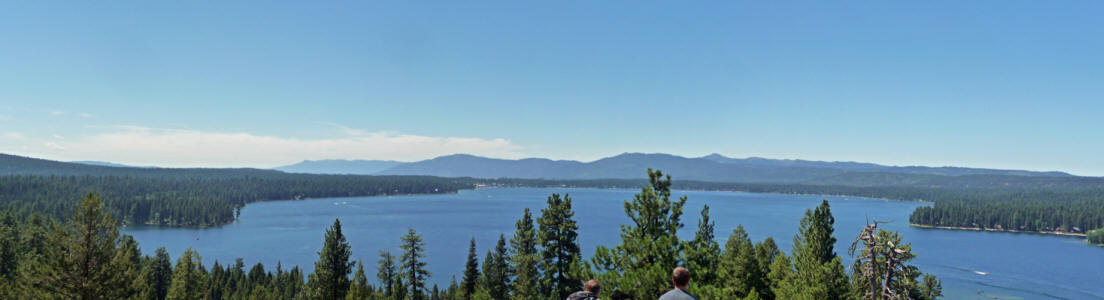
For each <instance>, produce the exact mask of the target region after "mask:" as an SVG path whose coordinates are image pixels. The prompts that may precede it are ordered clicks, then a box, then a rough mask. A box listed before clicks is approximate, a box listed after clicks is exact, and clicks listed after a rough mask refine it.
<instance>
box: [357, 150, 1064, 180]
mask: <svg viewBox="0 0 1104 300" xmlns="http://www.w3.org/2000/svg"><path fill="white" fill-rule="evenodd" d="M647 168H654V169H660V170H669V171H670V172H672V173H673V174H680V176H679V177H680V178H682V179H684V180H701V181H717V182H759V183H815V181H817V180H831V179H832V178H839V177H843V178H847V177H849V176H851V175H850V174H900V175H901V176H903V177H906V178H909V177H910V176H912V175H916V176H920V177H923V176H975V175H978V176H980V175H996V176H1027V177H1058V178H1062V177H1074V176H1072V175H1070V174H1066V173H1062V172H1035V171H1022V170H997V169H978V168H960V167H919V166H905V167H898V166H883V165H877V164H870V163H856V162H823V161H807V160H782V159H766V158H754V157H753V158H745V159H737V158H729V157H725V156H722V155H719V154H712V155H708V156H704V157H697V158H690V157H682V156H677V155H670V154H643V153H625V154H621V155H617V156H613V157H607V158H603V159H599V160H596V161H592V162H579V161H571V160H550V159H543V158H527V159H519V160H509V159H495V158H486V157H479V156H473V155H466V154H456V155H448V156H442V157H437V158H434V159H429V160H424V161H419V162H412V163H403V164H399V165H397V166H394V167H392V168H390V169H387V170H383V171H381V172H379V173H376V174H380V175H430V176H442V177H474V178H525V179H605V178H616V179H631V178H635V176H636V174H637V173H639V172H640V170H644V169H647Z"/></svg>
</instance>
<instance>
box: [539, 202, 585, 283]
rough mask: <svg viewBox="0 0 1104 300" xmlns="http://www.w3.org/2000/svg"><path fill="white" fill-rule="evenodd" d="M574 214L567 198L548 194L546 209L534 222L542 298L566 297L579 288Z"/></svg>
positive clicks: (577, 227) (577, 245) (576, 234)
mask: <svg viewBox="0 0 1104 300" xmlns="http://www.w3.org/2000/svg"><path fill="white" fill-rule="evenodd" d="M574 215H575V212H574V211H572V210H571V197H570V196H567V195H564V197H563V198H560V195H559V194H552V196H549V197H548V207H547V208H545V209H542V210H541V216H540V218H538V219H537V224H540V231H539V234H538V238H539V241H540V245H541V246H542V247H543V251H541V259H542V261H543V262H542V264H541V266H543V267H544V270H543V271H544V272H543V273H544V278H543V282H542V290H543V294H544V295H545V296H548V297H551V298H557V299H563V298H566V297H567V295H569V294H571V293H572V292H574V291H575V290H576V289H578V288H579V286H581V285H582V281H581V280H580V279H579V278H577V277H576V274H575V272H576V269H577V268H578V267H579V264H578V263H579V260H580V254H579V244H578V243H577V242H576V239H578V233H576V230H578V229H579V225H578V224H576V223H575V220H574V219H572V217H573V216H574Z"/></svg>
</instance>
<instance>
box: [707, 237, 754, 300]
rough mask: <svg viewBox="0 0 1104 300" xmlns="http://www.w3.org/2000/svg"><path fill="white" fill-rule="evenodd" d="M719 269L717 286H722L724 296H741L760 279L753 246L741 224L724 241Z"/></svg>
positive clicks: (745, 294)
mask: <svg viewBox="0 0 1104 300" xmlns="http://www.w3.org/2000/svg"><path fill="white" fill-rule="evenodd" d="M718 269H720V270H721V272H720V274H719V275H720V276H719V280H718V281H719V282H718V283H719V286H721V287H723V288H722V291H723V292H724V298H743V297H745V296H747V295H748V293H749V292H750V291H751V289H752V288H753V287H755V286H758V285H759V284H758V283H757V282H755V281H758V280H760V279H762V277H763V275H765V274H759V264H758V262H756V260H755V246H754V244H752V242H751V239H750V238H748V234H747V231H745V230H744V226H743V225H739V226H737V227H736V229H735V230H733V231H732V235H731V236H729V237H728V241H727V242H726V243H725V249H724V253H723V254H722V256H721V262H720V264H719V266H718Z"/></svg>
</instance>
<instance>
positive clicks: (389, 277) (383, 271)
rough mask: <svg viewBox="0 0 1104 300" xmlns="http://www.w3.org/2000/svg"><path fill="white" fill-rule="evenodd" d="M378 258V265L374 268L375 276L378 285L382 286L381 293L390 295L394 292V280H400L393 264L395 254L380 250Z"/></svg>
mask: <svg viewBox="0 0 1104 300" xmlns="http://www.w3.org/2000/svg"><path fill="white" fill-rule="evenodd" d="M379 256H380V259H379V261H378V263H379V266H378V267H377V268H376V270H377V272H376V278H379V281H380V287H381V288H383V295H384V296H387V297H392V295H393V294H394V292H393V290H392V289H393V288H394V287H395V282H396V281H398V280H400V279H399V274H398V270H396V269H397V266H396V265H395V256H394V255H391V252H388V251H380V253H379Z"/></svg>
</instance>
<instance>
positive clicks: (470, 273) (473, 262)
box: [460, 237, 479, 299]
mask: <svg viewBox="0 0 1104 300" xmlns="http://www.w3.org/2000/svg"><path fill="white" fill-rule="evenodd" d="M478 281H479V258H477V257H476V256H475V237H472V239H471V246H469V247H468V260H467V263H465V264H464V278H463V280H462V281H460V296H461V297H463V298H464V299H471V297H472V295H475V289H476V287H477V286H478Z"/></svg>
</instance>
